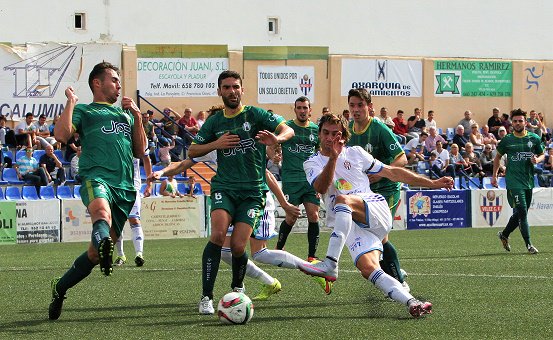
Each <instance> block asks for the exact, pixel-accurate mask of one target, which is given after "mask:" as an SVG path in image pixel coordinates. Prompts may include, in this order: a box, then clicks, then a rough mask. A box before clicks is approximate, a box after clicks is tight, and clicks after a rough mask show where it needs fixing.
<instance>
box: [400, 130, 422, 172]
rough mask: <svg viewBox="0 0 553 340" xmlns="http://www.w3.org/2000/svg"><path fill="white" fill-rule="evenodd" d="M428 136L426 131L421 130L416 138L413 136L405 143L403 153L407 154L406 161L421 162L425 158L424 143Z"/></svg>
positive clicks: (410, 162)
mask: <svg viewBox="0 0 553 340" xmlns="http://www.w3.org/2000/svg"><path fill="white" fill-rule="evenodd" d="M426 138H428V133H426V132H424V131H421V133H420V135H419V137H418V138H413V139H411V140H410V141H409V142H407V144H406V145H405V148H404V150H405V155H406V156H407V163H408V164H413V163H415V162H421V161H424V160H425V157H424V154H425V151H424V143H425V141H426Z"/></svg>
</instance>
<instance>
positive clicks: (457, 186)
mask: <svg viewBox="0 0 553 340" xmlns="http://www.w3.org/2000/svg"><path fill="white" fill-rule="evenodd" d="M453 189H461V180H460V179H459V177H455V180H454V184H453Z"/></svg>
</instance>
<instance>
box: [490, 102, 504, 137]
mask: <svg viewBox="0 0 553 340" xmlns="http://www.w3.org/2000/svg"><path fill="white" fill-rule="evenodd" d="M501 126H503V122H502V121H501V117H500V116H499V108H497V107H494V108H493V109H492V116H491V117H490V118H488V127H489V128H490V132H491V133H493V135H494V136H495V137H497V134H498V130H499V128H500V127H501Z"/></svg>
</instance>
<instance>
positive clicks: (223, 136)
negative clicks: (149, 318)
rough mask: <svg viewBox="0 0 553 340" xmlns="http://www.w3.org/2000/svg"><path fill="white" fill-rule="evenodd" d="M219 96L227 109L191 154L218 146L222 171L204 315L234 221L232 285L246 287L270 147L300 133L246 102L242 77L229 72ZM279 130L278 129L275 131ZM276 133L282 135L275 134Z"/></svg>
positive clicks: (216, 186) (215, 186) (208, 251)
mask: <svg viewBox="0 0 553 340" xmlns="http://www.w3.org/2000/svg"><path fill="white" fill-rule="evenodd" d="M217 83H218V89H217V94H218V95H219V96H221V98H222V100H223V104H224V105H225V108H224V110H221V111H216V112H215V113H212V114H211V116H210V118H209V119H207V120H206V122H205V123H204V125H203V126H202V128H201V129H200V131H199V132H198V134H197V135H196V137H195V139H194V141H193V142H192V145H191V146H190V149H189V150H188V156H189V157H190V158H195V157H200V156H203V155H205V154H207V153H209V152H211V151H213V150H217V163H218V167H217V173H216V174H215V176H214V177H213V179H212V182H211V236H210V239H209V242H208V243H207V245H206V246H205V248H204V252H203V256H202V290H203V292H202V297H201V299H200V303H199V306H198V309H199V312H200V314H213V313H214V312H215V310H214V309H213V287H214V285H215V280H216V278H217V272H218V271H219V263H220V261H221V247H222V245H223V242H224V241H225V236H226V233H227V229H228V227H229V225H231V224H234V230H233V232H232V236H231V241H230V243H231V244H230V247H231V252H232V284H231V288H232V289H233V290H234V291H243V280H244V275H245V273H246V265H247V263H248V254H247V253H246V251H245V248H246V245H247V243H248V241H249V238H250V236H251V235H252V232H253V231H255V229H256V228H257V227H258V226H259V221H260V218H261V214H262V213H263V211H264V207H265V192H266V191H267V190H268V187H267V184H266V181H265V166H266V164H265V157H266V156H265V146H266V145H273V144H275V143H282V142H285V141H286V140H288V139H290V138H292V137H293V136H294V130H292V129H291V128H290V127H288V126H287V125H286V124H285V120H284V118H282V117H280V116H278V115H275V114H273V113H271V112H267V111H266V110H263V109H261V108H257V107H254V106H245V105H242V94H243V91H244V89H243V88H242V78H241V77H240V74H238V73H237V72H234V71H224V72H222V73H221V74H220V75H219V78H218V81H217ZM273 131H274V133H273ZM275 133H276V135H275Z"/></svg>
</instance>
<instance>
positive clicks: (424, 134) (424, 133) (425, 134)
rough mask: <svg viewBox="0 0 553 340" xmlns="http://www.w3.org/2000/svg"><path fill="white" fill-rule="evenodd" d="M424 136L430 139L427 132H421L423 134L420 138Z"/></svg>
mask: <svg viewBox="0 0 553 340" xmlns="http://www.w3.org/2000/svg"><path fill="white" fill-rule="evenodd" d="M422 136H426V137H428V133H426V132H424V131H422V132H421V133H420V134H419V137H422Z"/></svg>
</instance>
